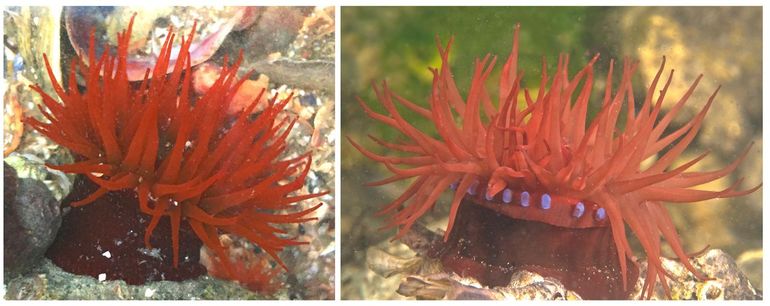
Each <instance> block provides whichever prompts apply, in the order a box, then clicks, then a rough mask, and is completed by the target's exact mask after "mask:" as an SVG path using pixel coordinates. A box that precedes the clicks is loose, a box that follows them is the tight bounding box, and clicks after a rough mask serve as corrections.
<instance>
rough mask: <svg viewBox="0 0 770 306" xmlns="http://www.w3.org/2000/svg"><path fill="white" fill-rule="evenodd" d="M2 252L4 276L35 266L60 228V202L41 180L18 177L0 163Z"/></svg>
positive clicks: (5, 165)
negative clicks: (1, 173) (0, 171)
mask: <svg viewBox="0 0 770 306" xmlns="http://www.w3.org/2000/svg"><path fill="white" fill-rule="evenodd" d="M3 167H4V170H5V172H4V177H3V184H4V185H5V191H4V195H3V196H4V201H5V202H4V203H5V204H4V205H3V217H4V218H5V219H4V223H3V235H4V236H3V243H4V247H3V251H4V258H3V260H4V263H5V271H4V274H5V277H6V278H7V277H10V276H14V275H16V274H21V273H24V272H26V271H27V270H29V268H30V267H31V266H32V265H34V264H36V263H37V262H38V261H39V260H40V259H41V258H43V254H44V253H45V251H46V249H48V246H50V245H51V243H52V242H53V240H54V238H56V232H57V231H58V230H59V226H60V225H61V219H62V218H61V210H60V209H59V202H58V201H57V200H56V199H55V198H54V196H53V194H52V193H51V192H50V191H49V190H48V188H47V187H46V186H45V184H43V183H42V182H40V181H37V180H34V179H29V178H20V177H18V176H17V173H16V170H14V168H13V167H11V166H9V165H8V164H7V163H3Z"/></svg>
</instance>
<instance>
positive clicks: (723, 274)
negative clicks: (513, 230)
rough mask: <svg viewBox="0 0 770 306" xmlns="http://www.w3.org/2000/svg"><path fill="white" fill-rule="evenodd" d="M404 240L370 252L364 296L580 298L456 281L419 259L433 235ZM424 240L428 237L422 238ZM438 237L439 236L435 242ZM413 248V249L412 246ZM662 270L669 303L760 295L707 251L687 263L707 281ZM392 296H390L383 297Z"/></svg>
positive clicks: (671, 267) (523, 284) (534, 283)
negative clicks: (366, 292) (700, 272)
mask: <svg viewBox="0 0 770 306" xmlns="http://www.w3.org/2000/svg"><path fill="white" fill-rule="evenodd" d="M415 232H416V233H414V234H407V236H405V238H406V239H405V240H406V241H405V242H406V243H407V244H409V245H410V246H411V248H406V247H405V245H404V244H401V243H388V244H381V245H378V246H373V247H370V248H369V250H368V251H367V265H368V267H369V269H370V272H371V273H373V274H375V276H373V277H372V278H373V282H372V283H371V284H372V285H369V286H367V287H366V288H367V290H369V291H370V292H371V293H373V294H375V297H377V298H388V299H392V298H412V299H429V300H507V299H512V300H579V299H581V297H580V296H579V295H578V294H577V293H575V292H573V291H571V290H568V289H567V288H565V287H564V285H562V284H561V283H560V282H559V281H558V280H557V279H553V278H548V277H542V276H540V275H538V274H536V273H532V272H529V271H518V272H516V273H514V274H513V276H512V277H511V281H510V283H509V284H508V285H507V286H502V287H493V288H490V287H485V286H482V285H481V284H479V283H478V282H477V281H476V280H474V279H472V278H467V277H460V276H458V275H457V274H454V273H452V272H446V271H444V270H443V267H442V266H441V264H440V263H439V262H438V261H437V260H435V259H432V258H430V257H428V256H424V255H419V254H424V253H425V250H426V249H425V248H426V247H427V246H428V244H421V242H425V241H429V240H431V239H432V238H431V237H433V235H435V233H431V232H429V231H425V229H424V228H419V227H418V228H417V231H415ZM426 235H429V236H431V237H426ZM436 237H439V236H436ZM415 242H417V244H415ZM661 260H662V261H663V267H664V269H665V270H666V272H668V273H669V274H670V275H671V276H672V277H673V278H672V279H669V280H667V283H668V286H669V287H670V288H671V299H674V300H757V299H762V293H761V292H760V291H758V290H757V289H755V287H754V286H752V285H751V282H750V281H749V279H748V278H747V277H746V275H745V274H744V273H743V272H742V271H741V270H740V269H739V268H738V266H737V264H736V262H735V260H734V259H733V258H732V257H730V256H729V255H727V254H726V253H725V252H724V251H722V250H719V249H712V250H709V251H708V252H705V253H704V254H702V255H700V256H697V257H694V258H693V259H691V263H692V264H693V265H694V266H695V268H696V269H698V270H699V271H702V272H703V273H704V274H705V275H706V276H707V277H709V278H710V279H708V280H705V281H701V280H698V279H697V278H695V276H694V275H692V274H691V273H690V272H689V271H688V270H687V269H686V268H685V267H684V265H682V264H681V263H680V262H678V261H676V260H670V259H667V258H661ZM639 263H640V275H642V276H644V275H645V273H646V271H647V264H646V260H639ZM643 283H644V278H643V277H640V278H639V280H638V282H637V283H636V285H635V289H634V291H633V292H632V294H631V299H639V298H640V296H641V289H642V285H643ZM386 290H392V292H391V293H390V294H388V293H383V292H385V291H386ZM651 299H654V300H667V299H669V298H668V297H667V296H666V294H665V292H664V291H663V287H662V286H661V285H660V284H658V285H657V286H656V287H655V291H654V293H653V295H652V297H651Z"/></svg>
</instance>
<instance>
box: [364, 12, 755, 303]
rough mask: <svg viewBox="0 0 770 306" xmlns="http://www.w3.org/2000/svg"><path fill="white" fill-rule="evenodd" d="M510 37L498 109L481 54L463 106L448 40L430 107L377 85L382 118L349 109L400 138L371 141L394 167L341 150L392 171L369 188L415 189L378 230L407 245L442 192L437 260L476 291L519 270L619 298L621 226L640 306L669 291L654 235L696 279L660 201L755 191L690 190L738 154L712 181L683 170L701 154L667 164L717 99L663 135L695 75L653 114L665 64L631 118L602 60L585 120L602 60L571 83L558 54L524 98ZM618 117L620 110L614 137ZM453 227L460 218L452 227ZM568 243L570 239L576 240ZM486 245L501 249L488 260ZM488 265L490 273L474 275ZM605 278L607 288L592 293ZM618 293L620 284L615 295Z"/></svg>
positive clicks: (623, 90) (625, 265) (627, 95)
mask: <svg viewBox="0 0 770 306" xmlns="http://www.w3.org/2000/svg"><path fill="white" fill-rule="evenodd" d="M518 36H519V26H518V25H517V26H516V28H515V31H514V38H513V48H512V51H511V53H510V55H509V57H508V60H507V61H506V62H505V64H504V66H503V70H502V73H501V76H500V82H499V88H498V92H497V97H498V99H499V101H498V103H497V104H496V105H495V104H493V102H492V99H491V98H490V94H489V92H488V91H487V89H486V88H485V84H486V80H487V78H488V77H489V76H490V74H491V73H492V70H493V67H494V64H495V61H496V57H490V55H487V56H486V57H484V58H483V59H482V60H479V59H477V60H476V62H475V70H474V73H473V78H472V81H471V85H470V88H469V89H468V93H467V96H466V97H465V98H463V96H462V95H461V94H460V91H459V90H458V88H457V86H456V84H455V81H454V78H453V75H452V72H451V71H450V67H449V50H450V47H451V45H452V41H453V40H452V39H450V41H449V43H448V44H447V45H446V47H445V48H443V47H442V44H441V42H440V40H439V39H438V37H437V38H436V43H437V46H438V51H439V54H440V56H441V61H442V64H441V67H440V68H439V69H433V68H431V72H432V73H433V86H432V91H431V94H430V97H429V107H428V108H426V107H423V106H420V105H418V104H416V103H413V102H410V101H409V100H407V99H405V98H403V97H401V96H399V95H397V94H396V93H394V92H393V91H392V90H391V89H390V88H388V85H387V83H386V82H383V83H382V85H381V86H380V87H378V86H376V85H373V88H374V91H375V92H376V95H377V98H378V100H379V102H380V103H381V104H382V106H383V107H384V108H385V110H386V111H387V113H386V114H381V113H378V112H375V111H373V110H372V109H371V108H369V107H368V106H367V104H366V103H365V102H364V101H362V100H361V99H359V103H360V104H361V107H362V108H363V110H364V111H365V113H366V114H367V115H368V116H369V117H371V118H372V119H374V120H377V121H380V122H382V123H384V124H386V125H388V126H390V127H392V128H394V129H396V130H398V131H399V132H400V133H401V134H403V135H404V136H405V138H406V140H405V141H404V142H399V143H394V142H389V141H386V140H383V139H380V138H376V137H373V136H370V138H371V139H372V140H373V141H374V142H376V143H377V144H379V145H380V146H382V147H384V148H386V149H388V150H390V151H393V152H398V154H397V155H395V156H388V155H382V154H377V153H375V152H372V151H370V150H368V149H366V148H364V147H363V146H361V145H360V144H358V143H356V142H354V141H353V140H350V139H349V140H350V141H351V143H352V144H353V146H354V147H355V148H356V149H357V150H358V151H360V152H361V153H362V154H364V155H365V156H367V157H368V158H370V159H372V160H374V161H377V162H380V163H382V164H383V165H384V166H385V167H387V169H388V170H390V171H391V172H392V173H393V174H394V175H393V176H391V177H389V178H386V179H384V180H381V181H377V182H373V183H371V185H375V186H376V185H383V184H389V183H393V182H397V181H401V180H407V179H412V178H414V180H413V181H412V183H411V185H409V187H408V188H407V189H406V190H405V191H404V193H403V194H402V195H400V196H399V197H397V198H396V199H395V200H393V201H392V202H391V203H389V204H388V205H386V206H385V207H384V208H382V209H381V210H380V211H379V212H378V215H388V216H389V219H388V222H387V224H386V228H398V233H397V234H396V236H395V238H394V239H398V238H400V237H402V236H404V235H405V234H406V233H407V232H408V231H409V229H410V228H411V227H412V226H413V225H414V223H415V222H416V221H417V220H418V219H419V218H420V217H421V216H423V215H424V214H425V213H426V212H427V211H429V210H431V208H433V207H434V205H435V204H436V201H437V200H438V199H439V197H440V196H441V195H442V193H443V191H444V190H446V189H452V190H454V195H453V198H452V201H451V204H450V206H451V209H450V213H449V222H448V225H447V229H446V232H445V236H444V240H445V241H448V242H450V244H454V246H450V247H448V248H449V250H448V251H445V252H444V258H443V262H444V264H445V265H448V266H449V268H450V269H451V268H456V269H458V270H462V271H460V272H462V273H461V274H474V273H475V274H474V275H481V277H480V278H482V283H485V282H484V280H483V279H485V278H486V279H487V280H489V279H491V276H489V275H488V274H495V273H498V274H504V275H507V277H508V278H510V273H511V270H513V269H515V268H532V269H534V270H536V271H537V272H542V273H543V274H546V275H553V276H556V277H559V278H561V279H562V281H563V282H564V283H565V285H567V286H568V288H569V287H571V288H570V289H573V290H576V291H577V292H578V293H580V294H581V295H583V297H584V298H627V297H628V293H629V292H628V290H629V287H633V285H634V282H635V281H636V274H638V273H637V272H636V271H637V270H636V269H637V267H635V266H636V265H637V263H636V262H635V261H633V258H634V253H633V251H632V248H631V246H630V244H629V240H628V237H627V236H626V227H628V228H630V229H631V231H632V232H633V234H634V235H635V236H636V238H637V239H638V241H639V242H640V244H641V246H642V248H643V249H644V252H645V253H646V255H647V263H648V269H647V277H646V279H645V283H644V285H643V290H642V297H645V296H646V297H649V296H650V295H651V293H652V291H653V289H654V287H655V283H656V281H657V280H660V281H661V283H662V284H663V286H664V290H665V291H666V293H667V294H668V291H669V289H668V287H667V283H666V281H665V278H666V276H669V275H668V274H667V272H666V271H665V270H664V269H663V267H662V266H661V261H660V256H661V239H660V238H661V235H662V236H663V238H664V239H665V242H667V243H668V245H669V246H670V247H671V249H672V250H673V251H674V253H675V254H676V256H677V257H678V258H679V260H681V262H682V263H683V264H684V266H685V267H687V269H688V270H689V271H691V272H692V273H693V274H694V275H695V276H697V277H698V278H699V279H701V280H703V279H706V277H705V276H704V275H703V274H702V273H700V272H699V271H698V270H696V269H695V268H694V267H693V266H692V265H691V264H690V263H689V261H688V258H690V255H688V254H687V253H686V252H685V251H684V250H683V247H682V244H681V242H680V240H679V237H678V234H677V232H676V229H675V227H674V224H673V222H672V220H671V217H670V216H669V214H668V212H667V210H666V207H665V206H664V203H690V202H697V201H703V200H708V199H714V198H728V197H737V196H742V195H745V194H748V193H751V192H753V191H755V190H757V189H758V188H760V187H761V184H760V185H759V186H756V187H754V188H751V189H748V190H739V189H738V185H739V184H740V182H741V181H742V179H740V180H738V181H737V182H735V184H733V185H732V186H730V187H729V188H726V189H724V190H718V191H708V190H699V189H696V188H695V187H697V186H698V185H701V184H704V183H708V182H711V181H714V180H717V179H719V178H722V177H724V176H726V175H728V174H730V173H731V172H732V171H733V170H734V169H735V168H736V167H737V166H738V164H740V163H741V161H742V160H743V159H744V158H745V156H746V153H747V152H748V151H749V149H748V148H747V149H746V151H745V152H744V153H743V154H742V155H741V156H740V157H739V158H738V159H737V160H735V161H734V162H732V163H731V164H729V165H728V166H726V167H724V168H722V169H719V170H715V171H708V172H696V171H687V170H688V169H689V168H691V167H692V166H694V165H695V164H697V163H698V162H699V161H701V160H702V159H703V158H704V157H706V155H707V154H708V152H706V153H703V154H701V155H700V156H698V157H696V158H694V159H693V160H691V161H689V162H687V163H685V164H683V165H681V166H678V167H672V164H673V163H674V162H675V161H676V160H677V157H678V156H679V155H680V154H681V153H682V152H683V151H684V150H685V149H687V147H688V145H689V144H690V143H691V142H692V140H693V139H694V138H695V136H696V134H697V133H698V131H699V129H700V127H701V123H702V122H703V118H704V117H705V116H706V113H707V112H708V110H709V107H710V106H711V104H712V102H713V101H714V98H715V96H716V94H717V92H718V91H719V88H717V89H716V90H715V91H714V93H713V94H712V95H711V97H710V98H709V100H708V102H707V103H706V104H705V106H704V107H703V108H702V110H701V111H700V112H699V113H698V114H697V115H696V116H695V117H694V118H693V119H692V120H690V121H689V122H687V123H686V124H685V125H683V126H682V127H679V128H676V129H673V130H671V131H669V130H668V128H669V124H670V123H671V122H672V120H673V119H674V118H675V117H676V116H677V114H678V113H679V112H680V110H681V109H682V107H683V106H684V105H685V103H687V101H688V98H689V97H690V95H691V94H692V93H693V91H694V90H695V88H696V87H697V85H698V83H699V81H700V79H701V76H699V77H698V78H697V79H696V80H695V81H694V82H693V84H692V85H691V86H690V88H689V89H688V90H687V92H686V93H685V94H684V95H683V96H682V97H681V98H680V99H679V100H678V102H677V103H676V104H675V105H674V106H673V107H672V108H671V110H670V111H668V112H667V113H666V114H665V115H663V114H661V107H662V105H663V101H664V99H665V97H666V92H667V90H668V88H669V84H670V83H671V78H672V75H673V70H671V72H670V73H669V75H668V78H666V79H665V83H664V85H663V86H662V89H660V91H659V93H658V94H657V97H655V92H656V91H657V90H659V84H658V83H659V81H661V74H663V71H664V67H665V57H664V58H663V62H662V63H661V65H660V69H659V70H658V72H657V74H656V75H655V78H654V79H653V80H652V83H651V84H650V86H649V88H648V89H647V94H646V98H645V99H644V101H642V103H641V108H637V101H635V100H634V97H635V96H634V93H633V88H632V82H631V78H632V76H633V75H634V73H635V71H636V69H637V64H636V63H634V62H631V61H629V60H625V61H624V63H623V69H622V77H621V80H620V84H619V85H617V89H616V90H615V93H614V94H613V92H612V89H613V84H612V81H613V70H614V68H615V67H614V61H612V60H611V61H610V65H609V73H608V75H607V79H606V85H605V86H606V87H605V90H604V98H603V100H602V102H601V103H602V104H601V107H600V110H599V111H598V113H597V114H596V115H595V116H594V117H593V119H591V120H588V118H587V117H588V109H589V98H590V95H591V91H592V88H593V82H594V75H593V66H594V64H595V63H596V62H597V60H598V58H599V55H598V54H597V55H596V56H594V57H593V58H592V59H591V60H590V61H589V62H588V64H587V65H586V66H585V68H583V69H582V70H580V71H579V72H578V73H577V74H576V75H575V76H573V77H571V78H570V77H569V75H568V64H569V57H568V56H567V55H562V56H560V57H559V60H558V65H557V68H556V72H555V74H554V75H552V76H549V74H548V72H547V69H546V64H545V60H544V61H543V69H542V75H541V78H540V84H539V86H538V88H539V89H538V90H537V93H536V94H533V93H532V92H530V91H529V90H527V89H526V88H522V86H521V83H522V77H523V72H518V71H517V61H518ZM573 100H574V101H573ZM398 104H400V105H401V106H403V107H405V108H406V109H408V110H410V111H412V112H414V113H415V114H417V115H419V116H420V117H422V118H424V119H425V120H429V121H431V122H432V123H433V125H434V126H435V131H436V132H437V134H438V137H435V136H433V135H431V134H430V133H426V132H424V131H422V130H420V129H418V128H416V127H415V126H414V125H412V123H410V122H409V121H408V120H407V119H405V118H404V117H403V116H402V115H401V113H400V112H399V110H398V107H401V106H398ZM624 105H625V111H623V108H624ZM621 112H624V113H625V118H624V119H625V124H624V125H623V127H622V129H621V128H620V125H621V124H620V123H619V122H620V120H619V118H620V114H621ZM750 147H751V146H749V148H750ZM650 158H654V161H653V162H652V163H651V164H649V163H648V164H645V163H643V161H645V160H648V159H650ZM399 166H400V167H399ZM473 204H476V205H473ZM476 207H480V208H476ZM470 209H474V210H475V212H471V211H470ZM463 214H466V215H465V216H463ZM471 214H472V215H473V216H469V215H471ZM500 216H502V218H505V219H507V220H508V221H506V222H507V223H505V224H503V223H499V220H498V219H496V218H500ZM462 218H466V219H465V220H463V221H462V222H460V219H462ZM468 218H475V219H473V220H472V221H469V220H468ZM490 224H494V226H492V225H490ZM513 224H515V226H513ZM509 225H510V226H509ZM458 226H460V228H458ZM470 226H473V228H469V227H470ZM516 231H518V232H516ZM544 231H545V232H547V233H545V234H543V232H544ZM516 235H517V236H516ZM514 236H515V237H514ZM505 237H512V238H510V239H508V238H505ZM463 238H465V239H463ZM473 239H484V241H480V242H479V241H476V242H474V241H473ZM576 239H580V242H579V243H574V241H572V240H576ZM535 240H536V241H535ZM516 243H528V244H524V245H521V244H518V245H517V244H516ZM489 244H496V246H489ZM495 247H499V248H500V249H501V251H490V250H488V249H489V248H495ZM479 248H484V250H478V249H479ZM565 249H566V250H565ZM524 252H529V253H527V254H524ZM507 253H516V254H515V255H511V254H507ZM511 256H514V257H511ZM516 256H518V257H516ZM450 257H454V258H453V259H450ZM457 257H463V258H462V259H457ZM613 257H615V258H613ZM471 261H473V262H476V263H469V262H471ZM546 261H555V262H557V263H550V262H546ZM558 262H562V263H558ZM609 263H611V264H609ZM629 263H631V265H632V266H631V267H629ZM495 265H499V266H495ZM578 265H580V266H579V267H575V266H578ZM585 265H587V266H585ZM618 266H619V269H617V267H618ZM537 267H541V268H542V269H540V270H538V269H537ZM597 267H598V268H597ZM493 268H495V269H498V270H499V271H494V272H490V271H481V272H479V270H490V269H493ZM578 270H579V271H578ZM618 270H619V271H620V273H619V274H618ZM474 271H475V272H474ZM565 271H566V272H565ZM471 272H473V273H471ZM458 273H459V272H458ZM573 274H580V275H577V276H576V275H573ZM621 279H622V281H621ZM603 281H604V282H609V283H596V282H603ZM490 283H494V284H497V285H503V284H507V282H506V281H505V280H502V281H500V280H497V281H487V282H486V284H487V285H489V284H490ZM618 283H622V290H621V289H620V288H619V287H620V285H619V284H618ZM629 285H630V286H629ZM602 286H604V287H605V288H602V289H598V290H599V291H601V290H604V292H596V290H597V289H596V288H593V287H602ZM608 291H609V292H608Z"/></svg>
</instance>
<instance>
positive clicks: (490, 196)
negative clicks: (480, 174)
mask: <svg viewBox="0 0 770 306" xmlns="http://www.w3.org/2000/svg"><path fill="white" fill-rule="evenodd" d="M484 198H485V199H487V201H492V199H494V198H495V196H494V195H491V194H489V192H488V191H487V194H486V195H484Z"/></svg>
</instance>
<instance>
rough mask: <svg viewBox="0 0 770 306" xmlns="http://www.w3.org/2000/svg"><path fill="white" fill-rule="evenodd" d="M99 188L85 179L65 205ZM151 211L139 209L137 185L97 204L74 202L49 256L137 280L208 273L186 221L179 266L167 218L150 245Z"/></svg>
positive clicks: (78, 269)
mask: <svg viewBox="0 0 770 306" xmlns="http://www.w3.org/2000/svg"><path fill="white" fill-rule="evenodd" d="M94 190H96V186H95V184H94V183H92V182H91V181H90V180H87V179H79V180H78V181H77V182H76V183H75V187H74V189H73V191H72V192H71V193H70V195H69V196H68V197H67V198H66V199H64V201H63V202H62V205H64V206H69V203H71V202H74V201H76V200H80V199H83V198H85V197H86V196H87V195H89V194H90V193H91V192H93V191H94ZM150 219H151V218H150V216H148V215H145V214H143V213H141V212H140V211H139V203H138V199H137V198H136V193H135V192H134V191H133V190H126V191H120V192H110V193H108V194H106V195H104V196H103V197H101V198H99V199H98V200H96V201H95V202H93V203H91V204H87V205H85V206H82V207H77V208H75V207H73V208H72V209H71V210H70V212H69V213H68V214H67V215H66V216H64V219H63V220H62V226H61V229H60V230H59V233H58V235H57V237H56V240H55V241H54V243H53V245H51V247H50V248H49V249H48V252H47V253H46V257H48V258H50V259H51V260H52V261H53V262H54V263H55V264H56V265H57V266H59V267H61V268H62V269H64V270H65V271H67V272H70V273H74V274H80V275H90V276H92V277H95V278H100V274H105V276H106V279H107V280H119V279H120V280H125V281H126V283H128V284H131V285H140V284H144V283H145V282H148V281H160V280H171V281H182V280H186V279H191V278H195V277H198V276H200V275H203V274H205V273H206V268H205V267H204V266H202V265H201V264H200V263H199V257H200V248H201V242H200V240H199V239H198V238H197V237H196V236H195V234H194V233H193V231H192V229H191V228H190V227H189V225H187V224H186V223H185V222H182V227H181V229H180V231H179V266H178V267H177V268H174V267H173V253H172V247H171V224H170V222H169V220H168V218H162V219H161V221H160V223H159V224H158V226H157V228H156V229H155V231H153V234H152V238H151V240H150V242H151V244H152V247H153V249H151V250H147V249H146V248H145V245H144V233H145V229H146V228H147V225H148V224H149V223H150Z"/></svg>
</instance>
